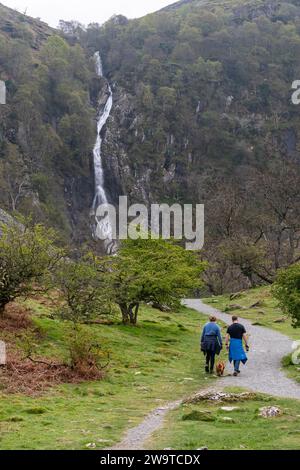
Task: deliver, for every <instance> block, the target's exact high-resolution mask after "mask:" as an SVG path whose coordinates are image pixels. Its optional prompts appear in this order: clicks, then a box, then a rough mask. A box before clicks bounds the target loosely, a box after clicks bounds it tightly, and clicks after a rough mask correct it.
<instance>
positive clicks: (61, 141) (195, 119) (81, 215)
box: [0, 0, 300, 293]
mask: <svg viewBox="0 0 300 470" xmlns="http://www.w3.org/2000/svg"><path fill="white" fill-rule="evenodd" d="M95 21H97V19H96V18H95ZM97 50H99V51H100V53H101V56H102V59H103V66H104V75H105V76H106V77H107V80H108V82H109V84H110V86H111V89H112V93H113V108H112V112H111V114H110V117H109V119H108V121H107V123H106V126H105V127H104V128H103V131H102V137H103V164H104V170H105V185H106V189H107V194H108V198H109V199H111V200H112V201H115V202H116V201H117V200H118V196H119V195H120V194H127V195H129V196H130V199H131V201H134V202H146V203H151V202H165V201H167V202H180V203H191V202H192V203H203V202H204V203H205V204H206V228H207V230H206V243H205V251H204V256H206V257H207V258H208V259H209V260H210V261H211V265H212V268H211V270H210V271H209V272H208V274H207V281H208V285H209V287H210V289H211V290H213V291H214V292H216V293H220V292H223V290H224V289H225V290H228V289H235V288H240V287H247V286H255V285H256V284H257V283H261V282H271V281H272V279H273V278H274V274H275V272H276V270H277V269H278V268H279V267H281V266H285V265H288V264H291V263H292V262H295V261H297V260H298V259H300V253H299V230H300V214H299V207H300V205H299V199H300V195H299V190H298V188H299V185H300V172H299V150H300V147H299V112H300V108H299V107H297V106H295V105H293V104H292V102H291V95H292V90H291V85H292V82H293V81H294V80H297V79H300V2H299V0H293V1H292V0H290V1H278V0H267V1H262V0H247V1H242V0H213V1H206V0H183V1H180V2H177V3H175V4H172V5H170V6H168V7H167V8H164V9H163V10H161V11H159V12H157V13H154V14H151V15H148V16H146V17H144V18H141V19H137V20H128V19H126V18H125V17H123V16H115V17H113V18H112V19H111V20H110V21H108V22H107V23H106V24H105V25H103V26H101V27H100V26H99V25H98V24H97V23H93V24H91V25H89V27H88V28H87V29H85V28H82V27H80V25H79V24H78V23H75V22H74V23H63V22H62V24H61V31H60V32H57V31H54V30H51V29H50V28H49V27H48V26H47V25H45V24H43V23H41V22H39V21H36V20H33V19H30V18H27V17H25V16H23V15H20V14H19V13H16V12H13V11H11V10H9V9H6V8H4V7H1V19H0V51H1V53H0V76H1V78H2V79H3V78H4V79H6V83H7V88H8V103H9V104H8V106H6V107H3V106H2V107H0V113H1V124H0V136H1V142H0V181H1V189H3V191H1V195H0V206H1V207H3V209H6V210H9V211H11V210H14V209H16V210H17V211H20V212H31V211H33V212H34V214H35V216H36V217H37V218H39V219H42V220H46V221H47V222H48V223H50V224H52V225H55V226H56V227H58V228H60V230H61V233H62V234H63V235H64V237H65V239H66V240H69V239H70V238H71V239H73V240H76V241H82V240H86V239H90V232H91V231H90V226H89V209H90V207H91V201H92V195H93V189H94V188H93V186H94V184H93V181H94V180H93V168H92V164H91V162H92V148H93V142H94V139H95V122H94V121H95V115H96V112H95V108H96V102H97V96H98V95H99V93H100V103H101V104H102V105H104V104H105V102H106V100H107V97H108V82H107V80H105V79H100V78H97V77H96V76H95V72H94V67H93V64H92V61H91V57H92V55H93V54H94V52H95V51H97Z"/></svg>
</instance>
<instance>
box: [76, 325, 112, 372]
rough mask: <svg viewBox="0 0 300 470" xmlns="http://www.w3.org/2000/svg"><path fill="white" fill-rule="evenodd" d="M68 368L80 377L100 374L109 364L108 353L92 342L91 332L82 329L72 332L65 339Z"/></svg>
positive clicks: (98, 344) (95, 342)
mask: <svg viewBox="0 0 300 470" xmlns="http://www.w3.org/2000/svg"><path fill="white" fill-rule="evenodd" d="M67 345H68V349H69V353H70V366H71V368H72V369H74V370H76V372H78V373H79V374H80V375H82V376H89V377H90V376H91V375H93V374H96V375H97V374H100V373H101V371H103V369H105V367H107V365H108V363H109V353H108V352H105V351H104V350H103V349H102V346H101V344H100V343H98V342H97V341H95V340H94V338H93V335H92V333H91V332H89V331H87V330H84V329H82V328H79V329H76V330H74V332H73V334H72V335H71V336H70V337H69V338H68V339H67Z"/></svg>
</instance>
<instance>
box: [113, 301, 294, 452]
mask: <svg viewBox="0 0 300 470" xmlns="http://www.w3.org/2000/svg"><path fill="white" fill-rule="evenodd" d="M184 304H185V305H186V306H187V307H189V308H193V309H194V310H197V311H198V312H200V313H202V314H204V315H212V314H213V315H215V316H216V317H217V318H218V319H219V320H222V321H223V322H224V323H226V324H228V325H229V324H231V316H230V315H228V314H226V313H222V312H220V311H219V310H216V309H215V308H213V307H210V306H208V305H206V304H204V303H203V302H202V301H201V300H186V301H185V302H184ZM240 321H241V323H243V325H245V328H246V330H247V334H248V335H249V340H250V341H249V342H250V352H249V353H248V357H249V361H248V363H247V364H246V366H245V368H243V369H242V370H241V375H240V376H239V377H232V376H227V377H224V378H222V379H220V380H219V381H218V389H222V388H224V387H227V386H232V385H238V386H239V387H243V388H246V389H248V390H252V391H254V392H261V393H266V394H268V395H274V396H278V397H285V398H296V399H300V385H299V384H297V383H296V382H294V381H293V380H291V379H289V378H288V377H286V376H285V374H284V373H283V371H282V370H281V360H282V358H283V357H284V356H286V355H287V354H289V353H290V352H291V351H292V340H290V339H289V338H288V337H287V336H285V335H282V334H281V333H278V332H277V331H273V330H270V329H268V328H264V327H261V326H253V325H252V324H251V322H250V321H248V320H244V319H242V318H241V319H240ZM199 334H200V332H199ZM229 367H230V366H228V367H227V370H229ZM180 403H181V401H180V400H178V401H175V402H170V403H168V404H166V405H165V406H164V407H161V408H158V409H156V410H154V411H153V412H152V413H150V414H149V415H148V416H147V417H146V418H145V420H144V421H143V422H142V423H141V424H139V425H138V426H136V427H135V428H133V429H130V430H129V431H128V432H127V434H126V436H125V438H124V440H123V441H122V442H120V443H119V444H117V445H116V446H115V447H113V449H114V450H141V449H144V445H145V443H146V442H147V440H148V439H149V438H150V437H151V435H152V434H153V432H154V431H156V430H157V429H159V428H160V427H161V426H162V424H163V420H164V417H165V416H166V414H167V413H168V412H169V411H171V410H173V409H175V408H177V407H178V406H179V405H180Z"/></svg>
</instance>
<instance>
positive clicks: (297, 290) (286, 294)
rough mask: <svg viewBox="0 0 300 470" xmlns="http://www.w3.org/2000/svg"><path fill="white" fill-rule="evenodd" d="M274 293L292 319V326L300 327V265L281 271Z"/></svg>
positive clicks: (274, 285) (273, 289) (274, 286)
mask: <svg viewBox="0 0 300 470" xmlns="http://www.w3.org/2000/svg"><path fill="white" fill-rule="evenodd" d="M272 292H273V295H274V297H275V298H276V299H277V300H278V301H279V304H280V307H281V308H282V310H283V311H284V312H285V313H286V314H287V315H289V316H290V317H291V318H292V325H293V326H294V327H295V328H299V327H300V264H299V263H298V264H294V265H293V266H290V267H289V268H288V269H283V270H281V271H279V273H278V275H277V278H276V281H275V283H274V284H273V287H272Z"/></svg>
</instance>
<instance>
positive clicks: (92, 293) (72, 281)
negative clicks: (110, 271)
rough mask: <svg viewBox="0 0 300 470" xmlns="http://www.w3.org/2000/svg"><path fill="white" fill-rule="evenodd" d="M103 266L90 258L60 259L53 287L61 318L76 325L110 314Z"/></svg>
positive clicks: (111, 309)
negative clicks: (56, 294) (55, 290)
mask: <svg viewBox="0 0 300 470" xmlns="http://www.w3.org/2000/svg"><path fill="white" fill-rule="evenodd" d="M104 266H105V265H104V263H102V264H101V260H100V259H98V258H94V257H93V256H91V255H88V256H87V257H85V258H84V259H82V260H80V261H78V262H73V261H70V260H63V261H62V262H61V263H60V264H59V266H58V268H57V271H56V273H55V276H54V285H55V286H57V287H58V288H59V289H60V294H61V299H62V301H63V306H62V308H61V310H60V312H59V314H60V316H61V317H62V318H63V319H65V320H71V321H72V322H74V324H77V323H80V322H88V321H92V320H93V319H95V318H96V317H97V316H99V315H108V314H112V313H113V306H112V302H111V301H110V299H109V290H108V289H107V286H106V276H105V274H106V273H105V267H104Z"/></svg>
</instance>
